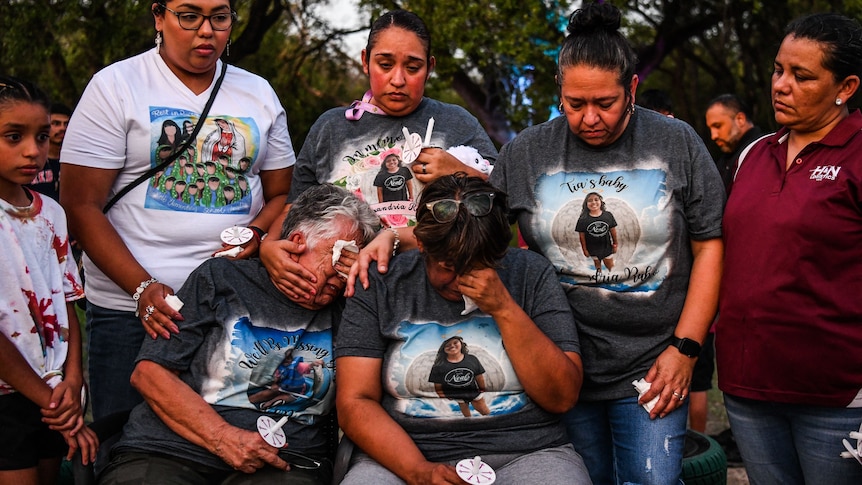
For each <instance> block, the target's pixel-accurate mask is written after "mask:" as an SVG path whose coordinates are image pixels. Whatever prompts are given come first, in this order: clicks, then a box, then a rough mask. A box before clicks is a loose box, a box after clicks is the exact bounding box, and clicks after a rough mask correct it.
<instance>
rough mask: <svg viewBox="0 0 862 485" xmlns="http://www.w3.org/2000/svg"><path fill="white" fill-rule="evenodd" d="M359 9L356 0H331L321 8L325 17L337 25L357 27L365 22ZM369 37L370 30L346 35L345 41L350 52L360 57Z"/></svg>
mask: <svg viewBox="0 0 862 485" xmlns="http://www.w3.org/2000/svg"><path fill="white" fill-rule="evenodd" d="M358 10H359V7H358V6H357V2H356V0H330V2H329V5H328V6H326V7H323V8H321V14H322V16H323V18H325V19H329V20H331V21H332V25H333V26H335V27H342V28H355V27H358V26H359V25H360V24H362V23H364V22H365V20H364V19H363V18H360V17H359V16H358V14H357V12H358ZM367 37H368V31H363V32H360V33H357V34H353V35H351V36H348V37H346V38H345V41H344V43H345V45H346V46H347V48H348V49H349V50H348V52H349V53H350V54H352V55H354V56H355V57H356V58H357V59H358V58H359V57H360V53H361V52H362V48H363V47H365V40H366V38H367Z"/></svg>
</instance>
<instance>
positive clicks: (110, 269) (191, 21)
mask: <svg viewBox="0 0 862 485" xmlns="http://www.w3.org/2000/svg"><path fill="white" fill-rule="evenodd" d="M231 7H232V6H231V3H230V2H229V1H228V0H183V1H182V2H181V1H179V0H166V1H164V2H159V3H153V4H151V6H150V7H149V8H150V9H151V11H152V14H153V17H154V19H155V33H156V37H155V43H156V45H155V47H154V48H153V49H150V50H149V51H147V52H144V53H142V54H139V55H137V56H134V57H131V58H129V59H126V60H123V61H120V62H117V63H115V64H113V65H111V66H108V67H107V68H105V69H103V70H102V71H100V72H99V73H97V74H96V75H95V76H94V77H93V79H92V80H91V81H90V83H89V85H88V86H87V89H86V90H85V92H84V94H83V97H82V98H81V101H80V103H79V104H78V107H77V108H76V111H77V116H73V118H72V120H71V122H70V125H69V130H68V132H67V134H66V140H65V141H64V143H63V149H64V151H63V152H62V154H61V161H62V163H63V164H64V166H63V170H64V171H63V179H64V180H63V182H62V183H63V185H64V186H65V187H66V195H65V197H64V198H63V200H62V202H63V205H64V206H65V207H66V210H67V212H68V214H69V222H70V228H71V231H72V232H73V233H74V234H75V236H76V238H77V239H78V241H79V243H80V244H81V246H82V247H83V248H84V251H85V253H86V257H85V259H84V269H85V272H86V274H87V287H86V291H87V297H88V302H89V306H88V310H87V312H88V315H87V322H88V325H89V369H90V392H91V394H92V401H93V414H94V416H95V417H96V418H99V417H102V416H106V415H108V414H110V413H112V412H116V411H120V410H123V409H129V408H131V407H132V406H134V405H135V404H136V403H137V402H139V401H140V399H141V398H140V396H139V395H138V394H137V392H135V391H134V390H133V389H132V388H131V386H130V385H129V376H130V375H131V373H132V369H133V366H134V360H135V356H136V355H137V354H138V349H139V348H140V346H141V342H142V341H143V339H144V338H160V337H161V338H170V336H171V334H173V333H176V332H177V327H176V326H175V325H174V323H172V321H171V319H182V316H181V314H180V312H179V311H176V310H174V309H172V308H171V306H170V305H168V304H167V303H166V302H165V296H167V295H170V294H172V293H174V291H175V290H178V289H179V287H180V286H181V285H182V283H183V281H185V279H186V277H187V276H188V275H189V273H191V271H192V270H193V269H194V268H196V267H197V266H198V265H200V264H201V263H202V262H203V261H204V260H206V259H207V258H209V257H210V256H211V255H212V254H213V252H215V251H218V250H220V249H221V248H222V244H221V241H220V238H219V235H220V234H221V232H222V231H223V230H224V229H226V228H230V227H233V226H241V227H242V226H249V225H251V226H257V227H264V228H266V227H269V226H270V224H271V223H272V219H273V217H268V216H265V215H263V214H261V213H260V211H261V208H262V207H263V206H264V204H265V203H269V202H273V201H278V203H279V204H283V203H284V200H285V198H286V196H287V193H288V192H289V188H290V180H291V173H292V165H293V163H294V160H295V156H294V152H293V148H292V146H291V143H290V137H289V134H288V130H287V121H286V117H285V113H284V109H283V108H282V106H281V104H280V102H279V101H278V98H277V97H276V94H275V92H274V91H273V90H272V88H271V87H270V85H269V84H268V83H267V82H266V81H265V80H264V79H262V78H261V77H259V76H256V75H254V74H251V73H249V72H246V71H244V70H242V69H239V68H236V67H234V66H228V68H227V71H226V72H225V74H224V79H223V82H222V85H221V87H220V89H219V90H218V92H217V93H216V94H215V97H214V101H213V104H212V107H211V109H210V111H209V114H208V116H207V118H206V119H205V120H201V119H200V116H201V113H202V111H203V110H204V107H205V105H206V103H207V101H208V100H209V99H210V97H211V95H212V92H213V90H214V87H215V84H216V80H217V78H218V77H219V75H220V73H221V68H222V61H220V60H219V57H220V56H221V54H222V52H223V51H224V50H225V48H226V46H227V45H228V43H229V42H230V35H231V29H232V28H233V25H234V22H235V21H236V14H235V13H234V12H233V9H232V8H231ZM216 119H219V120H223V121H224V122H226V123H229V124H230V126H231V127H232V128H233V129H234V130H235V131H236V135H237V136H236V137H234V140H235V139H238V138H239V137H242V139H243V140H244V141H245V143H244V144H242V145H240V144H237V143H233V144H232V150H233V151H234V152H237V151H242V152H243V153H232V155H233V156H235V157H236V158H237V159H238V158H240V157H244V156H248V157H250V158H251V160H252V169H250V170H249V171H248V172H247V173H246V174H245V175H246V177H247V179H248V182H249V190H250V192H251V196H250V197H247V198H245V199H243V201H241V202H242V203H240V201H238V202H237V203H234V204H229V205H225V206H224V207H217V208H215V207H207V206H205V205H201V204H196V203H195V201H193V200H189V201H186V200H184V199H177V198H174V197H171V196H170V194H166V193H163V192H160V191H159V190H158V187H159V186H160V183H161V182H162V180H157V179H158V178H159V177H163V178H167V175H165V174H167V173H168V171H167V170H166V171H165V173H164V174H161V175H158V174H156V175H154V176H153V177H150V179H149V180H145V181H144V183H141V184H140V185H137V186H135V188H134V189H133V190H131V191H130V192H129V193H128V194H127V195H125V196H124V197H122V198H121V199H119V201H118V202H117V203H116V206H114V207H113V208H111V209H110V210H109V211H108V212H107V214H103V213H102V209H103V207H104V206H105V204H106V202H107V201H108V200H109V199H110V198H111V197H112V196H113V195H114V194H116V193H117V192H118V191H120V190H121V189H123V188H124V187H126V186H127V185H129V184H130V183H131V182H132V181H134V180H135V179H136V178H137V177H139V176H140V175H142V174H144V173H145V172H146V171H147V170H149V169H150V168H151V167H154V166H156V165H157V164H158V163H157V162H158V161H159V160H158V157H157V156H156V149H157V148H158V139H159V136H160V135H161V127H162V125H163V124H165V123H166V122H168V121H170V122H172V123H174V124H176V125H184V122H185V121H188V120H191V122H192V123H195V124H199V123H203V124H202V125H201V130H200V134H198V135H197V137H196V139H195V140H194V141H193V142H192V144H191V146H190V150H193V151H194V153H200V154H201V155H202V156H203V155H204V152H203V151H202V144H203V140H204V138H205V136H206V134H207V133H210V132H211V131H213V130H217V129H218V128H219V126H218V125H217V123H216ZM93 133H99V134H100V135H99V136H96V137H94V136H93ZM206 155H207V156H209V154H206ZM202 161H203V160H202ZM174 168H175V169H176V167H174ZM175 169H174V170H172V172H174V173H173V175H176V172H177V170H175ZM223 185H224V184H223ZM216 195H218V196H220V197H223V194H216ZM276 212H277V211H276ZM178 228H193V230H178ZM249 245H251V246H256V245H255V244H247V245H246V246H249ZM254 249H255V247H246V248H245V249H244V250H243V252H242V253H240V255H239V257H246V256H248V255H250V254H251V253H252V252H253V251H254ZM138 310H139V311H138Z"/></svg>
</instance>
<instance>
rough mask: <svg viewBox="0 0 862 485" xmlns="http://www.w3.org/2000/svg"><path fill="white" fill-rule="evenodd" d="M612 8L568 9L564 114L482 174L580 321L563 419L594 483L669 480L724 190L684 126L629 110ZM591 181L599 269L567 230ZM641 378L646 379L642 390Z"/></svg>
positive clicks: (561, 72) (708, 296) (622, 43)
mask: <svg viewBox="0 0 862 485" xmlns="http://www.w3.org/2000/svg"><path fill="white" fill-rule="evenodd" d="M620 18H621V15H620V12H619V10H618V9H616V7H613V6H612V5H610V4H608V3H604V4H589V5H586V6H585V7H584V8H583V9H581V10H577V11H575V13H574V14H573V15H572V16H571V18H570V21H569V26H568V30H569V35H568V37H567V38H566V40H565V41H564V43H563V45H562V48H561V50H560V54H559V63H558V65H559V68H558V72H557V77H556V81H557V84H558V86H559V89H560V98H561V104H560V105H561V108H560V109H561V111H562V112H563V115H564V116H561V117H558V118H556V119H553V120H551V121H548V122H546V123H544V124H542V125H539V126H535V127H532V128H528V129H527V130H524V131H523V132H522V133H521V134H519V135H518V136H517V138H515V140H513V141H512V142H511V143H510V144H508V145H507V146H505V147H504V148H503V149H502V150H501V153H500V158H499V159H498V162H497V165H496V168H495V169H494V172H493V173H492V174H491V182H492V183H493V184H494V185H495V186H496V187H499V188H500V189H502V190H505V191H506V192H508V194H509V196H510V200H511V203H512V207H513V208H515V210H514V214H513V215H514V216H515V217H516V218H517V221H518V225H519V227H520V230H521V233H522V234H523V236H524V240H525V241H526V242H527V243H528V244H529V247H530V249H532V250H534V251H537V252H539V253H541V254H544V255H545V256H547V257H548V258H549V259H550V260H551V262H552V263H553V264H554V267H555V269H556V272H557V276H558V278H559V280H560V282H561V283H562V284H563V287H564V288H565V290H566V295H567V297H568V303H569V306H571V308H572V310H573V312H574V315H575V321H577V322H578V332H579V335H580V338H581V341H582V342H583V359H584V385H583V390H582V392H581V401H580V402H579V403H578V405H577V406H576V407H575V408H574V409H572V410H571V411H570V412H569V413H567V415H566V418H565V420H566V423H567V426H568V430H569V433H570V435H571V438H572V443H573V444H574V445H575V449H576V450H578V452H579V453H581V455H582V456H583V457H584V461H585V462H586V465H587V469H589V471H590V476H591V477H592V480H593V482H594V483H597V484H611V483H623V482H632V483H642V484H652V483H655V484H659V483H661V484H669V483H677V482H678V479H679V475H680V473H681V470H682V453H683V445H684V438H685V429H686V417H687V414H688V412H687V409H688V401H687V400H686V398H687V396H688V392H689V391H688V389H689V383H690V381H691V374H692V369H693V367H694V362H695V359H696V358H697V356H698V354H699V352H700V343H702V342H703V340H704V338H705V337H706V333H707V329H708V328H709V325H710V323H711V322H712V320H713V317H714V316H715V311H716V305H717V300H718V287H719V279H720V278H721V258H722V243H721V239H720V238H721V215H722V204H723V202H724V188H723V184H722V182H721V179H720V177H719V175H718V172H717V170H716V169H715V164H714V163H713V162H712V159H711V157H710V156H709V153H708V152H707V150H706V148H705V147H704V145H703V142H702V141H701V139H700V137H699V136H698V135H697V133H695V132H694V130H692V129H691V127H690V126H688V125H687V124H686V123H683V122H681V121H679V120H675V119H672V118H668V117H666V116H664V115H661V114H659V113H656V112H654V111H650V110H641V109H637V108H635V99H634V94H635V92H636V88H637V84H638V77H637V75H636V74H635V73H634V71H635V56H634V52H633V51H632V48H631V46H630V45H629V44H628V42H627V41H626V39H625V38H624V37H623V36H622V34H621V33H620V32H619V26H620ZM593 192H596V193H598V194H599V199H601V202H603V204H597V205H596V206H595V209H596V210H595V212H596V213H597V214H598V213H599V212H601V211H606V212H610V213H613V221H610V220H609V219H608V220H605V221H598V222H599V223H598V224H596V225H595V226H594V227H593V228H592V229H590V228H589V227H587V228H585V229H586V230H587V231H590V230H593V231H594V232H596V233H597V234H606V233H608V232H609V230H610V229H611V226H615V227H613V229H614V230H615V232H616V237H612V238H611V241H609V242H610V243H612V244H609V246H610V248H609V249H605V250H604V252H603V253H601V254H612V255H613V264H612V265H607V266H606V268H607V269H606V270H602V268H601V264H602V261H601V260H600V259H598V260H596V259H592V258H590V259H587V258H584V257H583V255H584V254H585V253H590V251H589V247H587V248H585V247H584V245H588V244H589V242H588V241H586V242H584V243H582V242H581V240H580V237H579V233H578V232H577V230H578V220H579V217H580V214H581V213H582V212H584V207H585V205H584V201H585V200H586V201H587V204H586V206H587V208H589V205H590V202H591V201H590V199H591V197H590V194H591V193H593ZM593 198H595V196H593ZM592 202H596V201H592ZM600 205H603V206H604V207H599V206H600ZM587 212H590V211H587ZM605 241H606V242H608V241H607V239H606V240H605ZM640 379H644V380H645V381H646V382H648V383H650V385H651V388H650V390H649V391H647V392H646V393H645V394H644V395H643V396H640V397H639V396H638V392H637V391H636V390H635V388H634V386H633V385H632V383H633V381H639V380H640ZM654 398H655V399H657V401H656V402H655V403H654V405H652V406H647V407H648V408H649V410H648V411H645V410H644V407H643V406H642V405H644V404H648V403H650V401H651V400H652V399H654Z"/></svg>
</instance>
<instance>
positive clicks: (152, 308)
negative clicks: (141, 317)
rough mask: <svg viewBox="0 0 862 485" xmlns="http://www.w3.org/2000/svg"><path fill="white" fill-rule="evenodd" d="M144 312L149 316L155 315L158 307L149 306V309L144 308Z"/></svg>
mask: <svg viewBox="0 0 862 485" xmlns="http://www.w3.org/2000/svg"><path fill="white" fill-rule="evenodd" d="M144 310H145V311H146V312H147V316H150V315H152V314H153V312H154V311H156V307H154V306H152V305H147V307H146V308H144Z"/></svg>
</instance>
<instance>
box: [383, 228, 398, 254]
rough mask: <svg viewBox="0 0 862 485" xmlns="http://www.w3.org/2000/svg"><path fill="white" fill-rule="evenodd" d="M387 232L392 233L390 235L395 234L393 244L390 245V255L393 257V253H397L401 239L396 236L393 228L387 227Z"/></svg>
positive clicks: (396, 232)
mask: <svg viewBox="0 0 862 485" xmlns="http://www.w3.org/2000/svg"><path fill="white" fill-rule="evenodd" d="M386 229H387V230H389V231H392V234H395V243H394V244H392V255H393V256H395V253H397V252H398V245H399V244H401V238H400V237H399V236H398V231H397V230H395V228H394V227H387V228H386Z"/></svg>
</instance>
